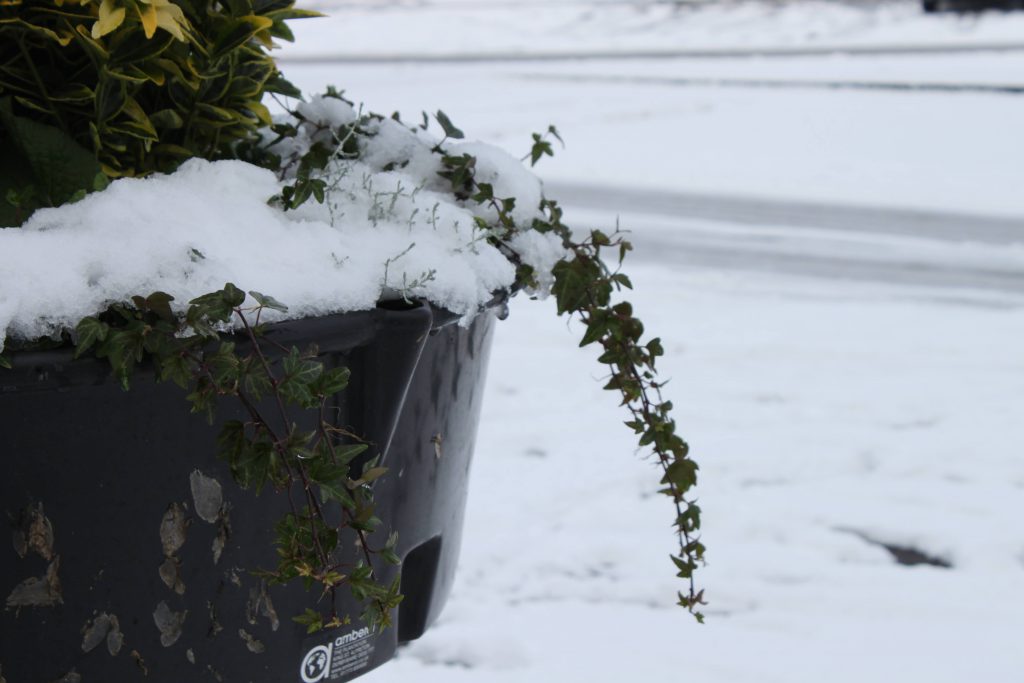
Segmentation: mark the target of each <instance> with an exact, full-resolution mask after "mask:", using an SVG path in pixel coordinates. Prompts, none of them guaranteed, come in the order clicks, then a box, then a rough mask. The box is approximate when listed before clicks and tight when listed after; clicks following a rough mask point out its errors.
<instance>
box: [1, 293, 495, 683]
mask: <svg viewBox="0 0 1024 683" xmlns="http://www.w3.org/2000/svg"><path fill="white" fill-rule="evenodd" d="M493 320H494V316H493V314H490V313H488V314H482V315H480V316H478V317H477V318H476V320H475V321H474V322H473V323H472V325H470V326H469V327H468V328H465V327H460V326H458V325H457V324H455V322H456V321H455V318H454V317H453V316H451V315H450V314H446V313H444V312H440V311H437V310H436V309H432V308H430V307H428V306H421V307H418V308H414V309H411V310H403V311H392V310H384V309H377V310H375V311H369V312H360V313H349V314H344V315H338V316H330V317H325V318H318V319H308V320H300V321H295V322H289V323H282V324H279V325H277V326H275V327H274V329H273V330H272V331H271V333H270V336H272V337H273V338H274V339H275V340H276V341H278V342H279V343H281V344H283V345H286V346H287V345H292V344H294V345H298V346H301V347H304V346H306V345H307V344H308V343H310V342H315V343H316V344H318V345H319V347H320V351H321V354H322V356H323V357H324V358H325V359H326V361H327V362H328V363H329V364H341V365H347V366H348V367H350V368H351V369H352V383H351V384H350V386H349V388H348V389H347V390H346V391H345V392H344V393H343V394H342V395H341V396H340V397H339V399H338V401H337V405H336V406H334V408H335V409H336V411H337V414H338V415H339V423H340V424H344V425H347V426H350V427H351V429H353V430H354V431H356V432H357V433H360V434H362V435H364V436H365V437H366V438H367V439H369V441H370V442H372V443H373V444H375V448H376V449H377V450H378V451H379V453H380V454H381V455H382V456H383V460H384V464H385V465H386V466H387V467H388V468H389V473H388V474H387V475H386V476H385V477H384V478H382V479H380V480H378V482H377V483H376V489H375V494H374V497H375V501H376V504H377V515H378V516H379V517H380V518H381V519H382V520H383V522H384V527H385V529H384V530H385V531H390V530H392V529H393V530H397V531H398V533H399V539H400V540H399V547H398V554H399V556H400V557H402V558H403V566H402V592H403V593H404V594H405V596H406V597H405V600H404V601H403V602H402V604H401V606H400V608H399V610H398V612H397V614H396V615H395V627H393V628H391V629H388V630H385V631H384V632H382V633H375V632H374V633H371V632H370V631H369V630H368V629H366V628H364V626H363V625H362V624H361V623H359V622H358V615H359V612H360V608H359V606H358V605H357V604H356V603H355V602H354V601H353V600H352V598H351V597H350V596H349V594H348V592H347V590H341V591H339V592H338V596H339V597H338V601H339V602H338V608H339V612H340V613H341V614H350V615H351V616H352V618H353V622H352V624H351V625H348V626H346V627H343V628H341V629H335V630H332V631H325V632H321V633H319V634H315V635H313V636H307V634H306V630H305V628H304V627H303V626H301V625H299V624H297V623H295V622H293V621H292V617H293V616H296V615H298V614H301V613H302V612H303V610H304V609H305V608H306V607H313V606H316V604H317V603H316V601H317V599H318V598H319V593H318V592H317V591H315V590H314V591H313V592H307V591H305V590H304V589H303V588H302V587H301V586H298V585H291V584H289V585H286V586H267V584H266V582H265V581H263V580H261V579H260V578H259V577H257V576H256V575H255V574H254V573H253V571H254V570H257V569H260V568H272V567H274V566H275V562H276V556H275V551H274V548H273V545H272V543H273V532H272V527H273V525H274V524H275V522H276V521H277V520H278V519H279V518H280V517H281V515H282V514H283V513H284V511H285V510H286V509H287V502H286V500H285V496H281V495H275V494H273V493H264V494H263V495H262V496H259V497H256V496H255V495H253V493H252V492H251V491H243V490H241V489H239V488H238V487H237V486H236V485H235V484H234V482H233V481H232V480H231V475H230V472H229V471H228V468H227V466H226V464H225V463H223V462H221V461H219V460H217V459H216V457H215V452H216V445H215V435H216V431H215V430H216V429H217V427H216V425H215V426H214V427H213V428H211V427H210V426H209V425H208V424H206V421H205V420H204V419H202V418H201V417H199V416H196V415H192V414H190V412H189V406H188V404H187V402H186V401H185V400H184V397H183V395H182V392H181V390H180V389H178V388H177V387H176V386H174V385H172V384H169V383H164V384H157V383H155V382H153V381H151V379H149V378H147V377H146V376H145V374H144V373H142V374H137V375H136V377H135V379H134V381H133V385H132V389H131V391H129V392H123V391H122V390H121V389H120V387H119V386H118V385H117V384H116V383H115V382H114V381H112V380H111V379H110V377H109V375H108V372H107V369H106V367H105V366H104V365H103V364H101V363H99V362H97V361H92V360H77V361H72V360H71V353H70V352H69V351H67V350H59V351H47V352H40V353H21V354H15V355H14V359H13V360H14V369H13V370H9V371H3V370H0V427H2V432H0V445H2V451H0V452H2V455H3V462H2V465H0V506H2V508H3V510H4V513H5V516H6V519H7V520H8V521H9V526H10V533H11V535H12V537H13V541H14V542H13V544H12V543H8V542H6V541H5V542H3V543H2V544H0V598H6V601H5V609H4V610H3V612H2V614H0V667H2V668H0V672H2V673H0V678H3V679H6V681H7V683H50V682H51V681H66V682H68V683H74V682H76V681H81V682H82V683H93V682H94V681H95V682H97V683H128V682H130V681H134V680H138V681H148V682H152V683H184V682H189V683H192V682H198V681H224V682H225V683H291V682H295V683H314V682H317V681H345V680H350V679H352V678H356V677H357V676H359V675H360V674H362V673H365V672H366V671H369V670H370V669H372V668H374V667H376V666H378V665H380V664H382V663H383V662H385V661H387V660H388V659H390V658H391V657H392V656H393V655H394V652H395V649H396V647H397V645H398V643H399V642H401V641H406V640H411V639H414V638H417V637H419V636H420V635H421V634H422V633H423V632H424V631H425V630H426V628H427V627H428V626H429V625H430V623H431V622H432V621H433V620H434V619H435V618H436V617H437V615H438V613H439V611H440V609H441V607H442V606H443V604H444V602H445V600H446V598H447V595H448V592H449V589H450V586H451V581H452V578H453V574H454V568H455V562H456V559H457V554H458V549H459V541H460V535H461V528H462V516H463V509H464V504H465V496H466V488H467V478H468V472H469V463H470V458H471V454H472V450H473V441H474V438H475V433H476V425H477V420H478V417H479V410H480V401H481V397H482V390H483V382H484V374H485V370H486V365H487V358H488V352H489V347H490V338H491V331H492V328H493ZM217 417H218V419H219V420H226V419H232V418H238V417H239V412H238V408H236V407H235V406H234V405H231V404H228V403H224V404H223V405H221V406H220V407H219V408H218V415H217ZM182 540H183V541H184V542H183V544H181V545H180V547H175V546H176V545H178V544H179V543H181V541H182ZM218 546H223V548H222V549H221V550H220V551H219V552H218ZM346 552H351V553H352V554H353V555H352V556H353V558H355V553H356V552H357V548H355V547H354V546H353V547H349V548H348V549H347V550H346ZM379 564H380V567H379V568H380V569H383V570H384V574H383V576H382V579H383V580H385V581H389V580H390V579H391V578H393V577H394V575H395V574H394V572H396V571H398V569H397V568H395V567H386V566H385V565H384V564H383V563H379ZM320 606H321V607H322V603H321V605H320Z"/></svg>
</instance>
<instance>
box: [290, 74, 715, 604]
mask: <svg viewBox="0 0 1024 683" xmlns="http://www.w3.org/2000/svg"><path fill="white" fill-rule="evenodd" d="M328 95H329V96H332V97H338V98H340V99H343V97H342V95H340V94H339V93H337V92H336V91H333V90H331V91H329V92H328ZM292 115H293V117H295V120H297V121H300V122H301V121H303V119H302V117H301V115H300V114H298V112H292ZM373 118H378V119H379V118H380V117H379V116H375V115H369V116H363V117H360V118H359V119H358V120H357V121H355V122H353V123H351V124H348V125H347V126H343V127H342V128H341V129H339V130H337V131H332V132H331V133H332V135H330V136H328V137H327V138H326V139H325V140H326V141H325V140H321V141H320V142H317V143H315V144H313V145H312V146H311V147H310V149H309V151H308V152H306V153H305V154H304V155H303V156H302V157H301V159H299V160H297V162H293V163H294V164H296V170H295V171H294V172H293V173H292V174H290V177H291V178H292V182H291V184H290V185H288V186H286V187H285V189H284V191H283V192H282V195H280V196H278V197H275V198H274V201H275V202H276V203H277V204H278V205H280V206H282V207H283V208H285V209H286V210H287V209H293V208H297V207H298V206H299V205H301V204H302V203H304V202H305V201H307V200H309V199H310V198H314V199H315V200H316V201H319V202H321V203H322V202H323V201H325V194H326V193H328V192H329V189H330V188H329V183H330V173H331V162H332V161H337V160H339V159H340V160H344V159H351V158H355V157H357V156H358V154H359V145H358V144H357V141H356V138H357V137H358V136H359V135H367V134H368V133H367V129H366V124H367V123H368V122H369V121H371V120H372V119H373ZM394 118H396V119H397V116H395V117H394ZM435 118H436V120H437V122H438V124H439V125H440V127H441V130H442V131H443V133H444V139H443V140H442V141H441V142H439V143H438V144H437V145H436V146H435V147H434V152H435V153H437V154H438V155H439V156H440V161H441V166H442V170H441V171H440V172H439V175H440V176H441V177H442V178H444V179H446V180H447V181H448V182H449V183H450V185H451V191H452V193H453V194H454V195H455V196H456V198H458V199H460V200H462V201H464V202H473V203H476V204H481V205H486V206H488V207H490V208H491V209H493V211H494V212H495V216H496V221H495V223H494V224H491V223H489V222H488V221H487V220H485V219H483V218H479V217H478V218H477V223H478V227H479V228H480V229H481V230H482V232H483V234H484V235H486V239H487V240H488V241H489V242H491V243H492V244H493V245H495V246H496V247H498V248H499V249H500V250H501V251H502V253H503V254H504V255H505V256H506V258H508V259H509V260H510V261H512V262H513V263H514V264H516V266H517V277H516V287H517V288H524V287H526V288H531V287H536V286H537V285H538V280H537V273H535V272H534V271H533V269H532V268H531V267H530V266H529V265H527V264H525V263H523V262H522V261H521V259H519V257H518V255H517V254H516V252H515V250H514V249H513V248H512V247H511V246H510V241H511V239H512V238H513V237H514V236H515V234H516V233H517V232H518V231H520V230H522V229H523V226H517V225H516V221H515V219H514V218H513V215H512V212H513V210H514V209H515V206H516V198H515V197H498V196H496V195H495V190H494V187H493V185H491V184H488V183H483V182H478V181H477V180H476V176H475V171H476V163H477V160H476V159H475V158H474V157H473V156H472V155H470V154H461V155H454V154H450V153H448V152H446V150H445V148H444V143H445V142H446V141H447V140H448V139H461V138H462V137H464V135H463V133H462V131H461V130H460V129H459V128H457V127H456V126H455V125H454V124H453V123H452V122H451V120H450V119H449V117H448V116H446V115H445V114H444V112H437V114H436V116H435ZM423 119H424V123H423V124H422V125H421V126H419V128H422V129H426V128H427V127H428V117H427V115H426V114H424V115H423ZM274 130H275V132H276V133H277V134H278V138H277V140H275V142H276V141H279V140H281V139H283V138H286V137H294V136H296V135H297V134H298V132H299V131H298V128H297V127H296V126H294V125H291V124H278V125H277V126H275V128H274ZM552 138H553V139H556V140H558V141H559V142H561V137H560V135H559V133H558V130H557V129H556V128H555V127H554V126H551V127H549V128H548V130H547V131H546V132H545V133H543V134H541V133H535V134H533V145H532V148H531V150H530V152H529V153H528V154H527V156H526V157H524V160H525V159H526V158H529V159H530V162H531V165H535V164H536V163H537V162H538V161H539V160H540V159H542V158H543V157H545V156H552V155H553V153H554V150H553V147H552V144H551V139H552ZM274 161H276V162H277V163H278V164H280V160H279V159H274ZM538 208H539V210H540V212H541V213H542V215H543V217H542V218H537V219H535V220H534V221H533V224H532V225H531V226H529V228H528V229H532V230H535V231H537V232H541V233H553V234H555V235H557V236H558V237H559V238H561V240H562V243H563V245H564V247H565V249H566V250H567V251H568V252H569V254H570V257H568V258H565V259H563V260H561V261H559V262H558V263H557V264H556V265H555V267H554V270H553V273H552V274H553V275H554V287H553V291H552V293H553V294H554V296H555V299H556V303H557V311H558V315H566V314H567V315H570V316H574V317H576V318H578V319H579V320H580V322H581V323H582V324H583V326H584V334H583V338H582V340H581V341H580V346H588V345H591V344H598V345H600V347H601V348H602V351H603V352H602V353H601V355H600V357H599V359H598V360H599V362H600V363H602V364H603V365H604V366H605V367H606V368H607V369H608V371H609V376H608V379H607V383H606V384H605V386H604V388H605V389H607V390H609V391H614V392H617V393H618V394H619V395H620V396H621V399H622V403H621V405H622V406H623V407H624V408H625V409H626V411H627V412H628V414H629V418H630V419H628V420H626V421H625V425H626V426H627V427H628V428H629V429H631V430H632V431H633V432H634V434H636V435H637V437H638V445H639V446H640V447H641V448H643V449H647V450H648V451H649V453H650V454H651V455H653V457H654V458H655V459H656V460H657V462H658V464H659V466H660V471H661V473H662V476H661V480H660V484H661V486H662V488H661V489H660V491H659V492H660V493H662V494H664V495H666V496H667V497H668V498H670V499H671V501H672V505H673V510H674V521H673V528H674V533H675V535H676V539H677V544H676V550H675V551H674V552H673V553H672V554H671V555H670V558H671V561H672V563H673V565H674V567H675V569H676V575H677V576H678V577H679V578H680V579H682V580H683V581H684V582H685V586H686V588H685V590H683V591H679V592H678V596H677V597H678V604H679V605H680V606H682V607H684V608H686V609H687V610H688V611H690V612H691V613H692V614H693V615H694V616H695V618H696V619H697V620H698V621H701V622H703V620H704V615H703V613H702V612H701V611H700V607H701V606H702V605H704V604H706V603H705V601H704V591H703V590H702V589H699V588H698V587H697V583H696V580H695V578H694V574H695V572H696V571H697V569H698V568H699V567H700V566H701V565H702V564H703V562H704V553H705V547H704V544H703V543H702V542H701V540H700V535H699V534H700V522H701V510H700V507H699V506H698V505H697V503H696V501H695V500H694V499H693V498H692V497H691V495H690V494H691V491H692V490H693V488H694V487H695V486H696V484H697V470H698V466H697V463H696V462H695V461H694V460H693V458H692V457H690V450H689V446H688V445H687V443H686V442H685V441H684V440H683V438H682V437H681V436H680V435H679V434H678V432H677V429H676V422H675V419H674V418H673V417H672V402H671V401H668V400H666V399H664V397H663V396H662V392H661V389H662V386H663V385H664V382H662V381H660V380H659V377H658V371H657V367H656V364H657V359H658V358H659V357H660V356H662V355H664V349H663V347H662V344H661V340H660V339H658V338H656V337H655V338H650V339H645V337H644V326H643V323H642V322H641V321H640V320H639V319H638V318H637V317H636V316H635V315H634V312H633V307H632V305H631V304H630V303H629V302H628V301H616V298H615V295H616V294H617V293H619V292H621V291H622V290H628V289H632V283H631V281H630V279H629V277H628V276H627V275H626V274H625V273H623V272H622V271H621V265H622V262H623V260H624V259H625V257H626V254H627V253H628V252H629V251H631V250H632V248H633V246H632V244H631V243H630V242H628V241H627V240H625V239H624V237H623V235H622V233H621V232H618V231H616V232H615V233H613V234H611V235H608V234H605V233H604V232H602V231H600V230H592V231H590V232H589V234H588V235H587V236H586V237H585V238H583V239H581V240H578V239H577V238H576V237H575V235H574V234H573V232H572V230H571V229H570V228H569V227H568V226H566V225H565V224H564V223H563V222H562V215H563V214H562V209H561V208H560V207H559V205H558V203H557V202H556V201H554V200H550V199H544V200H542V202H541V205H540V207H538ZM603 250H612V251H613V252H616V258H615V260H614V263H615V264H616V267H615V268H614V269H613V268H612V267H610V266H609V265H608V263H607V261H606V260H605V258H604V256H603Z"/></svg>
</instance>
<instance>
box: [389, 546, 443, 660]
mask: <svg viewBox="0 0 1024 683" xmlns="http://www.w3.org/2000/svg"><path fill="white" fill-rule="evenodd" d="M440 561H441V537H440V536H435V537H434V538H432V539H430V540H429V541H427V542H426V543H421V544H420V545H418V546H416V547H415V548H413V549H412V550H411V551H409V554H408V555H406V556H405V560H404V561H403V562H402V595H404V596H405V598H404V599H403V600H402V602H401V604H400V605H399V606H398V640H399V642H405V641H408V640H416V639H417V638H419V637H420V636H422V635H423V634H424V633H425V632H426V630H427V626H429V624H428V623H427V619H428V618H429V617H430V604H431V602H433V597H434V584H435V579H436V578H437V566H438V564H440Z"/></svg>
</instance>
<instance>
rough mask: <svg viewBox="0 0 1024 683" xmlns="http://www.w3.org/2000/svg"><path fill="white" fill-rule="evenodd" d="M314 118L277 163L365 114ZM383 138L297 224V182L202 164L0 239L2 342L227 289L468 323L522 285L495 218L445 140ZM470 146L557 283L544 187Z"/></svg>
mask: <svg viewBox="0 0 1024 683" xmlns="http://www.w3.org/2000/svg"><path fill="white" fill-rule="evenodd" d="M302 115H303V116H304V117H305V118H307V119H308V121H307V123H304V124H302V125H303V126H305V127H306V128H308V130H304V131H300V132H301V134H300V136H299V138H298V139H295V140H289V141H287V144H286V145H282V149H281V150H279V151H285V152H291V153H301V152H302V151H303V150H304V149H308V147H309V145H310V144H311V141H312V139H313V137H314V136H315V135H316V134H323V127H322V125H318V122H319V123H320V124H323V123H329V124H331V125H345V124H349V123H351V122H353V121H355V120H356V117H357V115H356V112H354V111H353V110H352V108H351V106H350V105H348V103H346V102H343V101H340V100H337V99H331V98H317V99H314V100H313V101H312V102H310V103H308V104H306V105H304V107H303V109H302ZM375 125H376V127H377V129H378V131H377V132H378V133H379V134H378V135H374V136H371V137H368V138H367V139H366V142H365V144H364V147H365V148H364V149H363V151H362V153H361V155H360V157H361V158H360V159H339V160H336V162H332V166H331V168H330V174H329V175H328V176H327V177H326V180H327V181H328V193H327V199H326V201H325V202H324V203H322V204H320V203H317V202H316V201H314V200H310V201H308V202H307V203H306V204H304V205H303V206H301V207H299V209H298V210H293V211H284V210H282V209H280V208H277V207H276V206H273V205H271V204H269V203H268V200H269V198H271V197H272V196H274V195H277V194H279V193H280V192H281V190H282V188H283V187H284V185H285V182H282V181H280V180H278V178H277V177H276V176H275V174H274V173H272V172H271V171H268V170H265V169H262V168H259V167H257V166H254V165H251V164H247V163H244V162H241V161H217V162H210V161H204V160H199V159H193V160H190V161H188V162H186V163H185V164H184V165H182V167H181V168H180V169H179V170H178V171H177V172H175V173H173V174H169V175H155V176H152V177H149V178H142V179H121V180H117V181H115V182H113V183H111V185H110V186H109V187H108V188H107V189H106V190H104V191H102V192H97V193H94V194H92V195H89V196H87V197H86V198H85V199H83V200H82V201H80V202H77V203H75V204H72V205H66V206H62V207H59V208H53V209H43V210H40V211H38V212H36V213H35V214H34V215H33V216H32V217H31V218H30V219H29V220H28V221H27V222H26V224H25V225H24V226H23V227H21V228H20V229H17V228H14V229H4V230H0V330H3V331H4V332H5V333H6V335H7V336H8V337H10V338H14V339H21V340H31V339H36V338H39V337H45V336H53V335H56V334H59V333H60V332H61V331H62V330H67V329H70V328H72V327H73V326H74V325H75V324H76V323H77V322H78V321H79V320H80V319H82V318H83V317H85V316H88V315H93V314H95V313H97V312H99V311H102V310H103V309H104V308H106V306H108V305H109V304H110V303H113V302H117V301H124V300H127V299H128V298H130V297H131V296H133V295H136V294H139V295H143V296H145V295H148V294H150V293H152V292H154V291H158V290H159V291H164V292H167V293H169V294H171V295H172V296H174V297H175V301H174V303H173V305H174V306H176V307H177V309H176V310H178V311H182V310H184V309H185V308H186V307H187V302H188V301H189V300H191V299H193V298H195V297H197V296H199V295H201V294H204V293H207V292H210V291H213V290H216V289H219V288H221V287H223V286H224V284H225V283H226V282H233V283H234V284H235V285H237V286H238V287H240V288H242V289H245V290H258V291H260V292H264V293H266V294H269V295H272V296H273V297H274V298H276V299H278V300H279V301H282V302H284V303H285V304H287V305H288V306H289V312H288V314H287V317H289V318H299V317H308V316H317V315H326V314H331V313H339V312H344V311H355V310H365V309H369V308H372V307H373V306H374V305H376V304H377V303H378V302H379V301H381V300H384V299H396V298H403V297H404V298H412V297H416V298H423V299H427V300H429V301H431V302H432V303H434V304H436V305H438V306H441V307H443V308H446V309H448V310H450V311H453V312H455V313H457V314H459V315H462V316H463V317H464V319H466V320H468V319H469V318H470V317H471V316H472V315H474V314H475V313H476V312H477V311H479V310H480V308H481V306H482V305H483V304H485V303H486V302H487V301H488V300H490V299H491V298H492V297H493V295H494V293H495V292H497V291H500V290H504V289H508V288H509V287H510V286H511V285H512V284H513V282H514V280H515V267H514V266H513V265H512V264H511V263H510V262H509V260H508V259H507V258H506V257H505V256H503V255H502V253H501V252H500V251H499V250H498V249H497V248H495V247H494V246H492V245H491V244H490V243H489V242H488V241H487V237H488V236H489V232H488V230H487V229H485V228H483V227H481V226H480V225H479V224H478V222H477V221H476V220H475V218H476V216H484V217H487V209H486V207H481V206H478V205H476V204H473V203H472V202H468V203H464V202H460V201H458V200H456V199H455V198H454V196H453V195H452V194H451V193H450V192H445V191H444V189H445V187H444V183H445V182H446V181H444V180H443V179H442V178H440V177H439V176H437V171H438V170H439V168H440V166H439V163H438V159H439V155H438V154H436V153H432V152H431V149H432V146H433V144H436V143H434V141H431V140H429V139H428V138H427V137H426V136H421V135H418V134H417V133H414V132H413V131H412V130H410V129H408V128H405V127H404V126H401V125H400V124H398V123H396V122H393V121H388V120H383V121H378V122H376V124H375ZM328 133H330V131H328ZM472 149H473V151H474V152H475V153H479V154H480V155H481V157H482V158H484V159H485V160H486V161H485V162H483V164H482V165H483V167H484V168H485V169H486V172H487V173H488V179H487V180H488V181H493V182H496V183H498V184H499V185H500V187H501V189H502V190H508V191H509V192H514V193H518V196H520V197H522V199H523V203H522V204H520V205H519V206H518V207H517V213H516V215H515V218H516V221H517V226H520V227H521V233H520V235H519V236H516V237H514V238H513V240H512V242H513V248H515V245H521V246H522V249H523V254H522V255H521V258H523V259H524V260H525V262H527V263H530V264H531V265H534V266H535V268H537V269H538V270H542V271H543V270H550V268H551V266H552V265H553V264H554V262H556V261H557V260H558V258H560V257H561V256H562V255H564V250H562V248H561V245H560V244H559V243H558V240H557V239H556V238H555V237H553V236H550V235H543V236H542V235H539V234H534V235H533V236H531V237H525V235H527V234H529V233H528V232H527V229H528V228H529V225H530V223H532V218H533V217H534V216H535V215H537V210H538V208H537V207H538V205H539V202H540V196H541V195H540V182H539V181H538V180H537V179H536V178H535V177H534V176H533V175H532V174H530V173H529V172H528V171H526V170H525V169H523V168H522V166H521V165H519V164H518V162H515V160H512V162H514V163H515V165H516V166H517V167H518V169H517V170H516V169H513V168H512V166H511V165H510V163H509V160H510V159H511V157H508V156H507V155H504V156H503V154H504V153H502V152H500V150H495V149H494V148H490V147H489V146H486V145H483V144H482V143H474V145H473V147H472ZM495 159H496V160H497V161H494V160H495ZM399 161H401V162H402V163H398V162H399ZM502 173H507V174H508V177H509V180H507V181H506V180H503V179H502V178H501V177H500V176H501V174H502ZM542 281H543V280H542ZM542 293H543V292H542ZM279 317H280V316H279ZM271 319H273V318H271ZM2 336H3V335H0V338H2Z"/></svg>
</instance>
